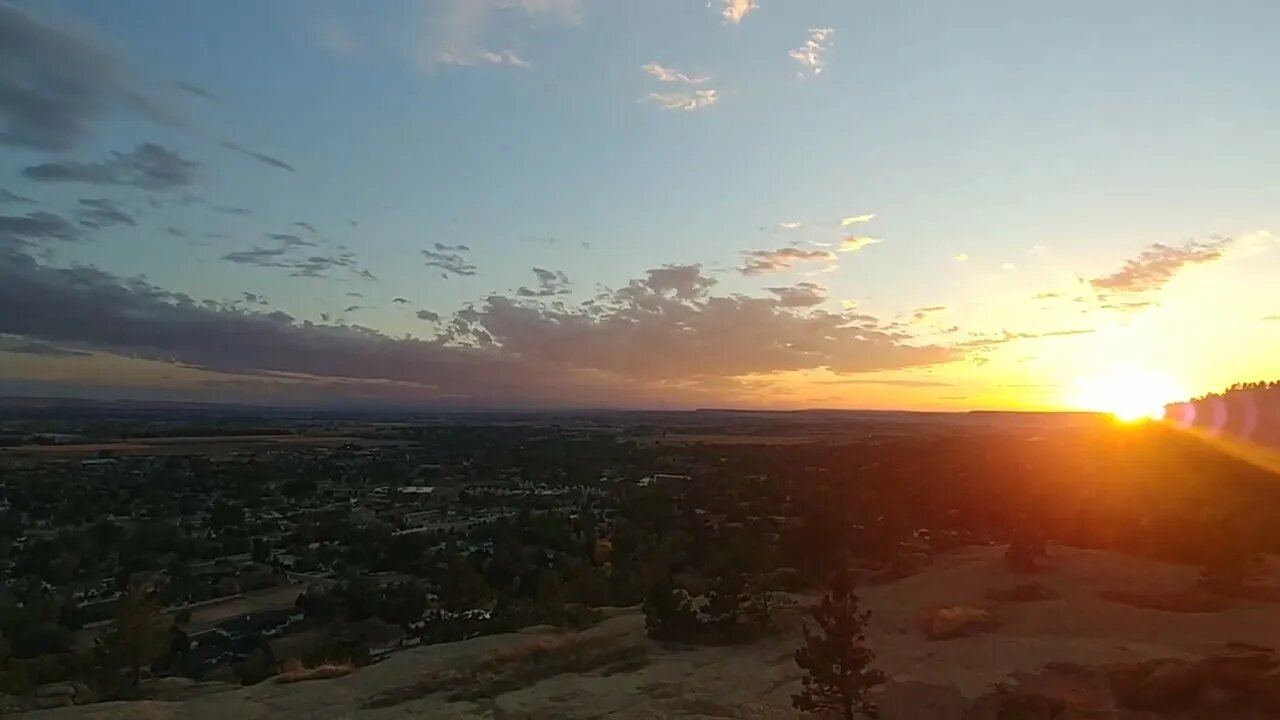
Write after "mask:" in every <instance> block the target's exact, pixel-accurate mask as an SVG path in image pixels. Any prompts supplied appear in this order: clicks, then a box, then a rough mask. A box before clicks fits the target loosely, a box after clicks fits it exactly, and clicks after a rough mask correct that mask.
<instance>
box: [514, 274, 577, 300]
mask: <svg viewBox="0 0 1280 720" xmlns="http://www.w3.org/2000/svg"><path fill="white" fill-rule="evenodd" d="M533 274H534V276H536V277H537V278H538V287H536V288H528V287H521V288H520V289H519V290H516V295H518V296H520V297H552V296H555V295H568V294H569V276H568V275H565V274H564V271H563V270H555V271H552V270H547V269H546V268H538V267H536V268H534V269H533Z"/></svg>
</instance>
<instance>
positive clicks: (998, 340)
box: [955, 328, 1094, 350]
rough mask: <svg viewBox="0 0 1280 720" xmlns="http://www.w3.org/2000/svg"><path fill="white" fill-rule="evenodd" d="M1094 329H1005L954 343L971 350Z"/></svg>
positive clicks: (1090, 331) (1091, 331)
mask: <svg viewBox="0 0 1280 720" xmlns="http://www.w3.org/2000/svg"><path fill="white" fill-rule="evenodd" d="M1093 332H1094V330H1091V329H1086V328H1080V329H1074V330H1050V331H1047V332H1009V331H1008V330H1005V331H1004V332H1002V333H1000V334H999V335H987V336H983V335H977V336H975V337H974V339H972V340H966V341H964V342H961V343H957V344H956V345H955V347H956V348H960V349H966V350H972V349H985V348H990V347H995V346H997V345H1004V344H1005V343H1011V342H1017V341H1019V340H1038V339H1040V338H1048V337H1070V336H1073V335H1088V334H1090V333H1093Z"/></svg>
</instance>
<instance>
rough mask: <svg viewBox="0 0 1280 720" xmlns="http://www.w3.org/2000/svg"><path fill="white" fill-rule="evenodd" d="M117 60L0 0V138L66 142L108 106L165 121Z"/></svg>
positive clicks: (82, 36)
mask: <svg viewBox="0 0 1280 720" xmlns="http://www.w3.org/2000/svg"><path fill="white" fill-rule="evenodd" d="M124 67H126V65H125V64H124V63H122V62H120V58H118V57H116V56H115V55H114V54H113V53H112V52H111V51H109V50H108V49H107V47H106V46H105V45H103V44H102V43H100V42H98V41H97V39H95V38H94V37H92V36H91V35H90V34H88V33H86V32H82V31H80V30H79V29H76V28H71V27H67V26H65V25H63V24H60V23H55V22H51V21H50V20H49V19H48V18H46V17H42V16H40V15H38V14H35V13H32V12H30V11H28V10H27V9H25V8H22V7H18V6H15V5H12V4H9V3H0V68H4V71H3V73H0V145H15V146H19V147H26V148H30V149H34V150H44V151H66V150H70V149H72V148H74V147H75V146H76V145H77V144H79V143H80V141H81V140H83V139H84V138H86V137H87V136H88V135H89V134H90V128H91V127H92V126H93V125H94V123H96V122H98V121H99V120H101V119H103V118H105V117H107V116H109V115H110V114H112V113H114V112H124V113H128V114H132V115H141V116H142V117H146V118H148V119H151V120H156V121H160V122H164V123H169V122H171V121H172V117H171V115H170V113H169V112H168V111H167V110H165V109H164V108H163V107H161V106H160V105H159V104H158V103H156V102H155V101H154V100H152V99H150V98H147V97H146V96H144V95H143V94H142V93H140V92H138V91H137V90H136V89H134V88H132V87H130V86H129V83H128V82H127V80H126V78H125V77H124V76H123V74H122V68H124Z"/></svg>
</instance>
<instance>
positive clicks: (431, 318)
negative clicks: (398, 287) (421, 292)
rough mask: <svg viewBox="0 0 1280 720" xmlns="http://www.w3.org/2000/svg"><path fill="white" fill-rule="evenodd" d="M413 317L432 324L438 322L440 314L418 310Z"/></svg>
mask: <svg viewBox="0 0 1280 720" xmlns="http://www.w3.org/2000/svg"><path fill="white" fill-rule="evenodd" d="M414 315H416V316H417V318H418V319H419V320H426V321H427V322H432V323H436V322H440V313H434V312H431V311H430V310H419V311H418V312H416V313H414Z"/></svg>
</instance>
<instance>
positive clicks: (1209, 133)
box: [0, 0, 1280, 418]
mask: <svg viewBox="0 0 1280 720" xmlns="http://www.w3.org/2000/svg"><path fill="white" fill-rule="evenodd" d="M653 3H656V4H653ZM653 3H641V4H636V3H621V2H604V1H603V0H536V1H535V0H512V1H510V2H506V1H503V2H497V1H495V0H432V1H431V2H416V3H368V4H361V3H297V4H296V5H297V8H296V10H297V13H296V17H295V16H293V15H291V14H290V13H286V12H283V11H278V9H276V8H274V7H273V6H272V5H271V4H261V3H252V2H250V3H244V4H243V8H241V9H242V12H228V13H226V14H225V15H222V16H219V20H218V22H212V21H210V20H209V19H208V18H205V17H204V16H202V15H200V14H197V13H192V12H189V11H188V9H187V8H186V7H185V5H184V4H164V3H161V4H158V5H157V4H156V3H149V2H143V1H142V0H118V1H117V2H110V3H101V2H98V3H94V2H89V1H88V0H67V1H66V2H65V3H62V2H60V3H56V5H57V10H56V11H54V9H53V8H46V7H45V6H46V5H47V3H35V2H19V3H13V2H10V1H8V0H0V37H4V38H12V39H13V41H12V42H6V43H0V67H3V68H6V69H7V68H10V67H12V68H17V70H15V71H14V72H15V73H16V75H15V78H16V79H14V80H13V83H16V84H15V85H14V86H15V87H19V88H22V92H20V93H10V94H5V93H3V92H0V396H5V395H13V396H36V397H90V398H99V399H134V400H165V401H199V402H216V403H232V404H250V405H271V406H313V405H328V404H336V405H347V404H354V405H368V406H375V407H381V406H397V407H400V406H403V407H410V408H444V409H452V410H473V409H496V408H524V409H548V408H618V409H673V410H674V409H695V408H708V407H711V408H721V407H733V408H742V409H789V410H794V409H805V408H832V409H851V410H852V409H904V410H925V411H956V412H965V411H971V410H1009V411H1061V410H1073V409H1078V408H1090V409H1097V410H1105V411H1107V412H1112V413H1114V414H1115V415H1116V416H1117V417H1124V418H1135V417H1150V416H1154V415H1157V414H1158V413H1159V408H1160V406H1161V405H1162V404H1163V403H1164V402H1166V401H1168V400H1173V399H1178V398H1181V397H1188V396H1194V395H1197V394H1200V393H1205V392H1210V391H1214V390H1217V389H1220V388H1222V387H1225V386H1227V385H1229V384H1231V383H1232V382H1236V381H1237V380H1238V379H1239V378H1241V377H1245V378H1266V377H1273V376H1275V375H1276V373H1277V372H1280V365H1278V364H1277V363H1278V362H1280V300H1277V295H1276V293H1275V292H1274V287H1275V278H1276V277H1280V249H1278V248H1277V244H1278V243H1277V236H1276V235H1275V234H1274V233H1275V232H1280V231H1277V228H1280V210H1278V207H1280V206H1278V205H1277V203H1276V202H1275V200H1276V197H1275V193H1274V192H1270V190H1269V189H1274V188H1275V187H1277V183H1280V179H1278V173H1277V169H1276V168H1277V165H1276V163H1275V162H1272V161H1271V159H1273V158H1275V157H1277V156H1278V155H1280V133H1276V132H1275V131H1274V128H1275V127H1276V126H1277V124H1278V123H1280V84H1277V83H1275V82H1272V78H1271V77H1270V76H1269V75H1267V74H1266V72H1265V71H1264V70H1263V68H1266V67H1269V65H1270V64H1271V61H1272V58H1271V54H1272V51H1271V49H1270V48H1271V46H1272V45H1273V42H1272V38H1271V37H1270V35H1269V34H1268V30H1269V28H1273V27H1276V26H1277V25H1280V3H1275V4H1265V3H1264V4H1262V5H1260V6H1258V7H1256V8H1254V11H1255V13H1256V15H1257V18H1256V20H1255V21H1253V22H1240V21H1239V18H1238V17H1236V16H1235V15H1234V14H1233V13H1229V12H1222V13H1217V12H1214V11H1211V10H1206V11H1205V12H1204V13H1202V14H1201V13H1179V12H1172V11H1171V12H1169V13H1168V17H1167V18H1166V19H1167V21H1168V23H1169V25H1168V27H1165V26H1161V29H1160V32H1152V31H1151V17H1150V12H1149V10H1148V9H1144V7H1143V5H1142V4H1129V3H1115V4H1105V3H1104V5H1106V6H1107V9H1106V12H1105V13H1103V15H1105V20H1106V21H1105V22H1097V21H1098V19H1099V12H1100V11H1099V10H1098V9H1097V8H1092V7H1090V6H1089V4H1084V5H1081V4H1076V3H1021V4H1015V5H1017V8H1018V10H1017V16H1018V17H1017V19H1016V20H1013V19H1010V17H1009V15H1008V8H1005V7H1004V6H1003V5H1002V4H1000V3H994V4H993V3H983V2H979V3H977V4H976V5H970V4H967V3H966V4H956V3H949V2H944V1H942V0H931V1H930V2H927V3H926V5H928V6H929V7H930V10H929V11H917V9H911V10H908V9H902V8H899V7H898V4H897V3H882V4H879V5H875V6H872V7H864V6H863V4H860V3H849V2H839V1H837V0H815V1H814V2H804V3H800V2H791V1H789V0H755V1H753V2H732V3H730V2H728V0H716V2H713V3H710V4H708V3H690V2H687V0H653ZM64 5H65V7H63V6H64ZM908 5H909V6H910V7H911V8H914V7H915V6H914V5H913V4H908ZM1111 5H1115V6H1116V7H1111ZM291 7H292V6H291ZM726 8H733V9H734V10H733V12H728V11H727V10H726ZM291 12H292V11H291ZM957 27H963V28H969V27H972V28H974V29H975V31H976V30H977V29H981V32H980V33H979V35H980V37H975V38H972V39H973V40H974V42H969V43H960V44H957V43H956V42H955V38H956V37H957V36H956V28H957ZM406 28H417V29H421V28H430V29H431V30H430V32H417V31H415V32H407V31H406V30H405V29H406ZM1010 28H1017V31H1016V32H1011V31H1010ZM673 29H679V31H678V32H673ZM962 36H963V35H962ZM187 37H200V38H201V42H200V43H199V44H192V43H186V42H179V41H177V40H176V39H178V38H187ZM282 37H288V38H289V40H288V42H286V43H282V42H281V40H280V39H281V38H282ZM963 37H967V36H963ZM1206 37H1211V38H1214V43H1211V44H1206V43H1204V38H1206ZM615 38H625V41H624V42H614V41H613V39H615ZM157 39H163V42H157ZM1213 46H1219V47H1230V48H1232V51H1231V52H1229V53H1224V52H1212V51H1210V50H1209V49H1208V48H1210V47H1213ZM206 48H219V49H221V50H222V51H224V52H219V53H208V52H205V51H204V50H205V49H206ZM230 48H235V52H233V53H232V52H230V50H229V49H230ZM1086 48H1109V49H1115V50H1116V52H1107V53H1087V52H1086V51H1085V50H1084V49H1086ZM1188 48H1195V50H1194V51H1189V50H1188ZM923 49H929V50H928V52H923V51H922V50H923ZM943 49H945V57H942V56H935V55H934V54H933V53H935V52H936V53H943V52H944V50H943ZM50 58H57V62H52V61H51V60H50ZM1246 87H1247V88H1249V92H1243V91H1239V92H1236V91H1232V92H1224V90H1223V88H1246ZM1191 109H1197V110H1194V111H1193V110H1191ZM300 117H302V118H305V119H306V121H305V122H304V123H299V122H298V121H297V118H300ZM1224 128H1230V132H1224V131H1223V129H1224ZM1219 177H1227V178H1230V184H1229V185H1222V184H1217V183H1212V182H1206V180H1205V178H1219ZM1135 188H1141V191H1140V192H1136V191H1135V190H1134V189H1135ZM1112 366H1116V367H1130V366H1134V367H1142V368H1149V369H1150V370H1151V373H1149V372H1148V371H1147V370H1145V369H1144V370H1142V371H1132V372H1131V371H1128V370H1125V371H1117V370H1115V369H1114V368H1113V367H1112ZM1152 373H1154V374H1152ZM1169 378H1172V379H1174V381H1170V380H1169Z"/></svg>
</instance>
